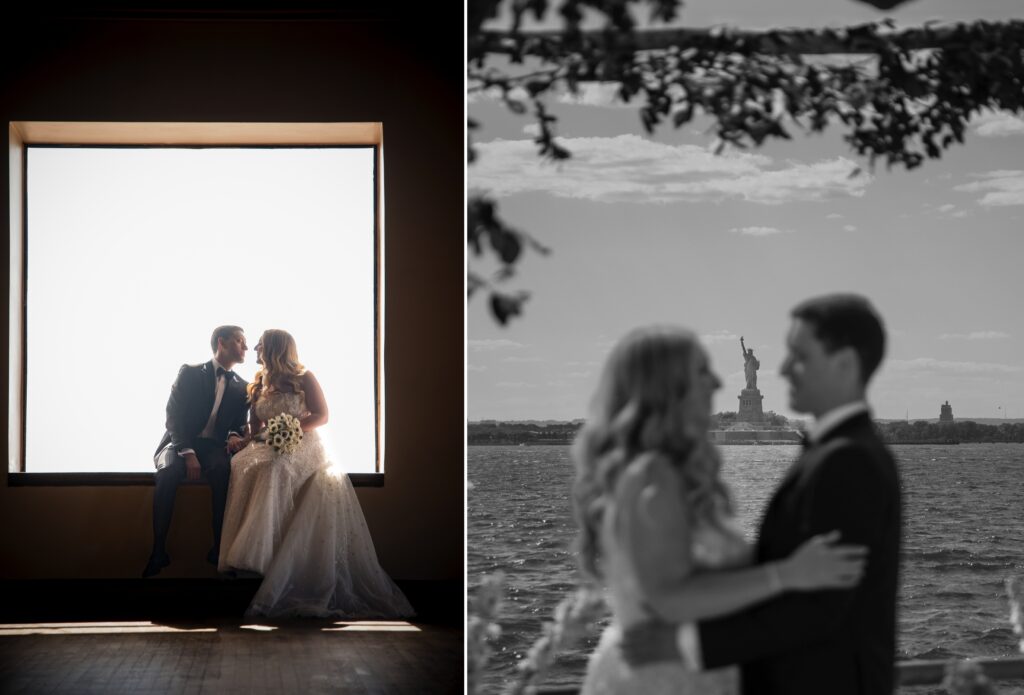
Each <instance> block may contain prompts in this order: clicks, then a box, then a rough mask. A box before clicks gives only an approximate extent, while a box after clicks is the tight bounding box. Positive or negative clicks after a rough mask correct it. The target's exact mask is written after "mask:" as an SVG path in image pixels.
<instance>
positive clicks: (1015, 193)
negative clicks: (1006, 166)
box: [953, 170, 1024, 206]
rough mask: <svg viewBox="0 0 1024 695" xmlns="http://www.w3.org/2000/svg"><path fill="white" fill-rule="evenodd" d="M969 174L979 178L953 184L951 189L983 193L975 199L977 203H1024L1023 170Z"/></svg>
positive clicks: (991, 204)
mask: <svg viewBox="0 0 1024 695" xmlns="http://www.w3.org/2000/svg"><path fill="white" fill-rule="evenodd" d="M971 176H972V178H976V179H981V180H980V181H972V182H971V183H964V184H961V185H959V186H955V187H954V188H953V190H955V191H964V192H967V193H984V194H985V195H983V196H982V197H981V198H980V199H979V200H978V201H977V202H978V204H979V205H985V206H1002V205H1024V171H1019V170H999V171H990V172H987V173H984V174H972V175H971Z"/></svg>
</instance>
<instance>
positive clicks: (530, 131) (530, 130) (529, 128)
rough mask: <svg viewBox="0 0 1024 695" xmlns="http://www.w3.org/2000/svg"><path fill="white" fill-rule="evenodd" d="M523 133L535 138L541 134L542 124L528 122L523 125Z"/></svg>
mask: <svg viewBox="0 0 1024 695" xmlns="http://www.w3.org/2000/svg"><path fill="white" fill-rule="evenodd" d="M523 135H529V136H530V137H531V138H535V137H537V136H538V135H540V126H539V125H537V124H536V123H527V124H526V125H524V126H523Z"/></svg>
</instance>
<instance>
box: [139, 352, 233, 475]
mask: <svg viewBox="0 0 1024 695" xmlns="http://www.w3.org/2000/svg"><path fill="white" fill-rule="evenodd" d="M245 387H246V381H245V380H244V379H242V378H241V377H239V376H238V375H233V376H232V377H230V378H229V379H228V382H227V383H226V384H225V386H224V395H223V396H222V397H221V401H220V407H219V408H218V410H217V419H216V420H215V421H214V428H213V439H216V440H218V441H227V438H228V433H229V432H238V433H241V432H242V430H243V429H244V427H245V421H246V418H247V417H248V412H249V405H248V400H247V399H248V397H247V395H246V391H245ZM216 393H217V374H216V370H215V369H214V366H213V360H210V361H209V362H204V363H203V364H184V365H182V366H181V369H180V370H178V377H177V378H176V379H175V380H174V385H173V386H172V387H171V396H170V398H168V399H167V425H166V426H167V431H166V432H165V433H164V436H163V438H162V439H161V440H160V446H158V447H157V449H156V454H155V456H154V459H153V461H154V463H155V464H156V467H157V468H163V467H164V466H166V465H167V464H168V463H169V462H170V461H172V460H173V459H174V457H175V456H177V453H178V452H179V451H181V450H182V449H193V448H195V446H194V445H195V440H196V439H197V438H198V437H199V433H200V432H202V431H203V428H204V427H206V421H207V420H208V419H209V418H210V411H211V410H213V401H214V397H215V396H216ZM165 449H166V452H165V451H164V450H165ZM162 453H163V454H164V455H161V454H162Z"/></svg>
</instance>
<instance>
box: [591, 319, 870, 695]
mask: <svg viewBox="0 0 1024 695" xmlns="http://www.w3.org/2000/svg"><path fill="white" fill-rule="evenodd" d="M720 386H721V382H720V381H719V379H718V377H717V376H716V375H715V374H714V373H713V372H712V371H711V368H710V365H709V362H708V356H707V354H706V353H705V352H704V350H703V348H701V346H700V344H699V343H698V342H697V338H696V336H695V335H693V334H692V333H691V332H689V331H686V330H683V329H677V328H663V327H652V328H642V329H638V330H635V331H633V332H632V333H630V334H629V335H627V336H626V337H625V338H624V339H623V340H622V341H621V342H620V343H619V344H618V346H617V347H616V348H615V349H614V351H613V352H612V354H611V356H610V357H609V359H608V362H607V363H606V365H605V367H604V372H603V375H602V377H601V382H600V385H599V386H598V390H597V393H596V395H595V396H594V399H593V402H592V404H591V412H590V416H589V417H588V419H587V422H586V425H585V426H584V427H583V429H582V430H581V431H580V434H579V436H578V437H577V439H576V442H575V444H574V446H573V459H574V461H575V464H576V482H575V485H574V488H573V501H574V507H575V513H576V518H577V523H578V525H579V527H580V534H579V551H580V552H579V557H580V563H581V566H582V569H583V572H584V574H585V575H586V576H587V577H588V578H589V579H590V580H592V581H597V582H600V583H603V584H604V586H605V587H606V589H607V593H606V597H607V600H608V602H609V604H610V607H611V609H612V622H611V624H610V626H609V627H608V628H607V629H606V630H605V631H604V633H603V634H602V636H601V640H600V642H599V644H598V646H597V649H596V650H595V652H594V653H593V654H592V655H591V658H590V661H589V664H588V668H587V674H586V678H585V680H584V684H583V689H582V691H581V692H582V693H583V695H597V694H599V693H603V694H608V695H626V694H632V693H645V694H648V693H651V694H665V695H669V694H671V695H690V694H694V695H696V694H697V693H699V694H700V695H738V693H739V692H740V686H739V676H738V671H737V669H736V668H735V667H728V668H725V669H719V670H714V671H705V672H693V671H687V670H685V669H684V667H683V665H682V663H681V662H675V663H670V662H660V663H653V664H649V665H644V666H640V667H636V668H634V667H631V666H630V665H628V664H627V663H626V662H625V660H624V659H623V657H622V655H621V651H620V649H619V640H620V637H621V634H622V632H623V630H625V629H626V628H628V627H630V626H631V625H634V624H636V623H642V622H647V621H650V620H660V621H662V622H667V623H681V622H686V621H693V620H698V619H701V618H707V617H713V616H719V615H725V614H728V613H731V612H733V611H736V610H738V609H740V608H743V607H745V606H748V605H752V604H754V603H757V602H760V601H764V600H766V599H769V598H771V597H772V596H774V595H776V594H778V593H779V592H781V591H783V590H792V591H800V590H810V589H822V588H838V587H849V586H853V585H855V584H856V583H857V581H859V577H860V573H861V571H862V569H863V560H862V559H861V558H862V554H863V548H861V547H859V546H833V545H831V543H832V542H833V541H835V540H836V539H837V534H835V533H833V534H827V535H823V536H818V537H815V538H812V539H811V540H809V541H807V542H806V543H804V545H802V546H801V547H800V548H798V549H797V550H796V551H794V553H793V554H792V555H791V556H790V557H789V558H787V559H786V560H784V561H781V562H776V563H768V564H762V565H757V566H750V563H751V561H752V557H751V549H750V546H749V545H748V544H747V542H746V541H745V540H744V537H743V534H742V531H741V529H740V528H739V527H738V525H737V522H736V519H735V517H734V515H733V508H732V504H731V502H730V498H729V492H728V490H727V488H726V486H725V484H724V483H723V481H722V480H721V478H720V476H719V469H720V461H719V457H718V453H717V452H716V450H715V448H714V447H713V446H712V445H711V444H710V442H709V441H708V427H709V424H710V413H711V396H712V394H713V392H714V391H715V390H716V389H718V388H719V387H720Z"/></svg>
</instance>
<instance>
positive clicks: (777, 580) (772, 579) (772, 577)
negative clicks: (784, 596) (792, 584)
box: [765, 562, 782, 594]
mask: <svg viewBox="0 0 1024 695" xmlns="http://www.w3.org/2000/svg"><path fill="white" fill-rule="evenodd" d="M765 568H766V569H767V570H768V586H769V587H770V588H771V591H772V593H773V594H781V593H782V577H780V576H779V567H778V565H777V564H776V563H774V562H771V563H768V564H767V565H765Z"/></svg>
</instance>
